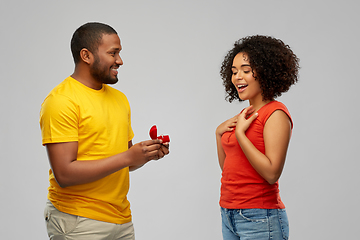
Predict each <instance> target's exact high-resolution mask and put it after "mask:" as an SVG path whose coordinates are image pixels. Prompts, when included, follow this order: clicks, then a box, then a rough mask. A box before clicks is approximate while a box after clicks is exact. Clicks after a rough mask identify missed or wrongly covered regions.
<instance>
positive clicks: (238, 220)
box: [221, 208, 289, 240]
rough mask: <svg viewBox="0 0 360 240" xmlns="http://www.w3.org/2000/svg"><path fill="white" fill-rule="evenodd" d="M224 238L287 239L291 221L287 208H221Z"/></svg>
mask: <svg viewBox="0 0 360 240" xmlns="http://www.w3.org/2000/svg"><path fill="white" fill-rule="evenodd" d="M221 218H222V234H223V239H224V240H239V239H240V240H250V239H251V240H252V239H256V240H269V239H272V240H283V239H285V240H287V239H288V238H289V222H288V218H287V215H286V210H285V209H226V208H221Z"/></svg>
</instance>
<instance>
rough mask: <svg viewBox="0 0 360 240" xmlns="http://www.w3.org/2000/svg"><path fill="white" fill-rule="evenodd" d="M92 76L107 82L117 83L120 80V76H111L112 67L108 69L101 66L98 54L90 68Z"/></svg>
mask: <svg viewBox="0 0 360 240" xmlns="http://www.w3.org/2000/svg"><path fill="white" fill-rule="evenodd" d="M90 74H91V76H92V77H93V78H94V79H96V80H98V81H100V82H102V83H105V84H115V83H117V82H118V77H117V76H115V77H111V76H110V69H106V67H104V66H101V64H100V60H99V58H98V57H97V56H95V61H94V64H93V66H92V68H91V69H90Z"/></svg>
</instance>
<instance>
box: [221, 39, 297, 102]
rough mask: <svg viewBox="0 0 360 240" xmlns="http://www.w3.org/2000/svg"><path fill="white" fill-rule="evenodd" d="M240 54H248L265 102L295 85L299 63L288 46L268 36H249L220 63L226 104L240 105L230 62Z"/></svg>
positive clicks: (239, 42) (237, 44) (239, 41)
mask: <svg viewBox="0 0 360 240" xmlns="http://www.w3.org/2000/svg"><path fill="white" fill-rule="evenodd" d="M240 52H243V53H246V54H247V56H248V58H249V63H250V66H251V68H252V71H253V76H254V78H255V79H256V80H257V81H259V84H260V88H261V91H262V96H263V99H264V100H273V99H274V98H276V97H279V96H281V94H282V93H284V92H287V91H288V90H289V89H290V86H291V85H293V84H295V83H296V82H297V81H298V71H299V68H300V67H299V61H300V60H299V59H298V58H297V56H296V55H295V54H294V53H293V51H292V50H291V49H290V47H289V46H288V45H285V44H284V43H283V42H282V41H281V40H280V39H276V38H273V37H270V36H261V35H255V36H248V37H245V38H242V39H240V40H238V41H236V42H235V44H234V48H233V49H231V50H230V51H229V52H228V53H227V55H226V56H225V58H224V60H223V62H222V66H221V70H220V76H221V78H222V80H223V85H224V86H225V91H226V97H225V99H226V100H227V101H229V102H232V101H233V100H236V99H237V100H239V101H242V100H241V99H240V98H239V95H238V92H237V90H236V88H235V86H234V85H233V83H232V81H231V78H232V70H231V67H232V65H233V60H234V58H235V56H236V55H237V54H238V53H240ZM254 73H256V74H254Z"/></svg>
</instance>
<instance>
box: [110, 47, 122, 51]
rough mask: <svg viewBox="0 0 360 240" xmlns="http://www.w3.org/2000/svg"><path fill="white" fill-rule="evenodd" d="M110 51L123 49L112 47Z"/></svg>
mask: <svg viewBox="0 0 360 240" xmlns="http://www.w3.org/2000/svg"><path fill="white" fill-rule="evenodd" d="M109 51H121V48H118V47H112V48H110V49H109Z"/></svg>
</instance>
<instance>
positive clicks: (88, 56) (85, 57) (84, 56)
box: [80, 48, 94, 64]
mask: <svg viewBox="0 0 360 240" xmlns="http://www.w3.org/2000/svg"><path fill="white" fill-rule="evenodd" d="M93 57H94V55H93V54H92V53H91V52H90V51H89V50H88V49H86V48H83V49H81V51H80V58H81V60H82V61H83V62H85V63H87V64H91V63H92V61H93Z"/></svg>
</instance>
